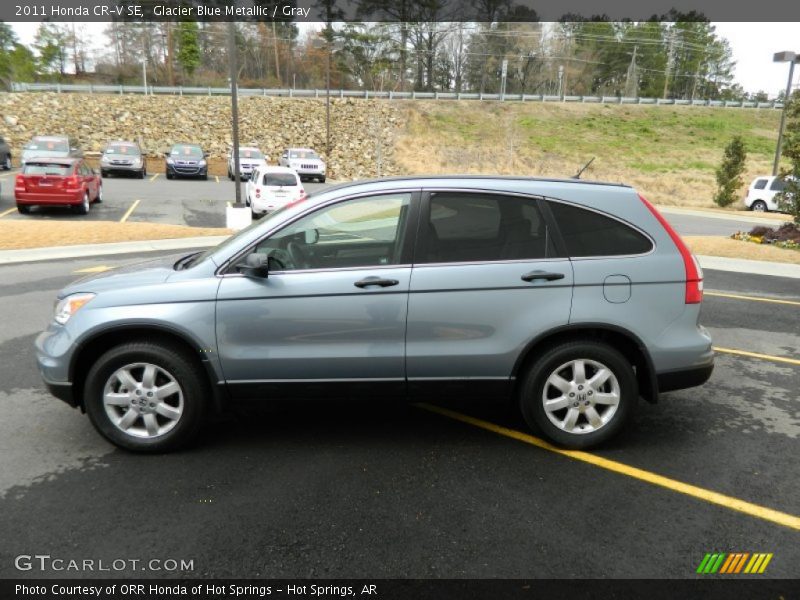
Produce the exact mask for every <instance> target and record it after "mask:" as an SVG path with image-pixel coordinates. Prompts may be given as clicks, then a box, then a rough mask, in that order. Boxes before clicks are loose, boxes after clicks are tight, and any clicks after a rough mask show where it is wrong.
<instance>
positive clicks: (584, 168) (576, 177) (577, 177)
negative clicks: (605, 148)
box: [572, 156, 595, 179]
mask: <svg viewBox="0 0 800 600" xmlns="http://www.w3.org/2000/svg"><path fill="white" fill-rule="evenodd" d="M594 159H595V157H594V156H593V157H592V160H590V161H589V162H587V163H586V164H585V165H583V168H582V169H581V170H580V171H578V172H577V173H575V175H573V176H572V178H573V179H580V178H581V175H583V172H584V171H585V170H586V169H588V168H589V165H591V164H592V163H593V162H594Z"/></svg>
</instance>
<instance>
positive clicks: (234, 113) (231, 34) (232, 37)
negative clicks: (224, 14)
mask: <svg viewBox="0 0 800 600" xmlns="http://www.w3.org/2000/svg"><path fill="white" fill-rule="evenodd" d="M228 65H229V67H230V74H231V121H232V126H233V175H234V179H233V182H234V184H235V186H236V203H235V204H234V208H244V204H242V186H241V176H240V174H239V96H238V84H237V81H236V80H237V78H238V72H237V71H238V68H237V67H236V25H235V24H234V22H233V21H229V22H228Z"/></svg>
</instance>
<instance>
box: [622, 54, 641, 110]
mask: <svg viewBox="0 0 800 600" xmlns="http://www.w3.org/2000/svg"><path fill="white" fill-rule="evenodd" d="M638 48H639V46H634V47H633V56H632V57H631V64H630V65H628V73H627V74H626V75H625V95H626V96H627V97H628V98H637V97H638V96H639V74H638V73H637V72H636V50H637V49H638Z"/></svg>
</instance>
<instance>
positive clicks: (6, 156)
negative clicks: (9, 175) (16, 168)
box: [0, 136, 11, 171]
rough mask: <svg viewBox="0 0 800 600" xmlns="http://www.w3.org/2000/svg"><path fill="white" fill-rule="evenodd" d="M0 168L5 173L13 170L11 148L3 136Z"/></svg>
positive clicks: (0, 143)
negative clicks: (0, 167)
mask: <svg viewBox="0 0 800 600" xmlns="http://www.w3.org/2000/svg"><path fill="white" fill-rule="evenodd" d="M0 166H2V168H3V170H4V171H10V170H11V147H10V146H9V145H8V142H7V141H6V138H4V137H2V136H0Z"/></svg>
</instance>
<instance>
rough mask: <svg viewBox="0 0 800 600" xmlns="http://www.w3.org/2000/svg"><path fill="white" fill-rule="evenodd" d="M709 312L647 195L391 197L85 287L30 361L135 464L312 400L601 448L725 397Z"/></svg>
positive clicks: (348, 192) (677, 243)
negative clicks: (497, 411)
mask: <svg viewBox="0 0 800 600" xmlns="http://www.w3.org/2000/svg"><path fill="white" fill-rule="evenodd" d="M702 297H703V274H702V271H701V270H700V267H699V265H698V263H697V261H696V260H695V259H694V257H693V256H692V254H691V253H690V251H689V249H688V248H687V247H686V245H685V244H684V243H683V241H682V240H681V238H680V237H679V236H678V234H676V233H675V231H674V230H673V229H672V228H671V227H670V225H669V224H668V223H667V222H666V221H665V220H664V218H663V217H662V216H661V215H660V214H659V213H658V211H657V210H656V209H655V208H654V207H653V206H652V205H651V204H650V203H649V202H647V201H646V200H645V199H644V198H642V197H641V196H639V195H638V194H637V193H636V191H635V190H634V189H632V188H630V187H627V186H623V185H615V184H599V183H591V182H586V181H576V180H545V179H531V178H514V177H510V178H502V177H463V176H460V177H442V176H440V177H417V178H395V179H384V180H375V181H367V182H359V183H353V184H348V185H344V186H339V187H336V188H332V189H329V190H326V191H324V192H321V193H318V194H315V195H313V196H312V197H310V198H309V199H307V200H305V201H303V202H299V203H295V204H292V205H289V206H287V207H285V208H283V209H281V210H278V211H276V212H274V213H271V214H270V215H267V216H266V217H264V218H263V219H261V220H259V221H256V222H254V223H253V224H252V225H251V226H250V227H248V228H245V229H243V230H242V231H240V232H239V233H238V234H236V235H234V236H232V237H230V238H228V239H227V240H226V241H225V242H223V243H222V244H220V245H219V246H217V247H216V248H212V249H209V250H207V251H205V252H198V253H193V254H187V255H185V256H180V255H175V256H172V257H167V258H159V259H155V260H151V261H149V262H147V263H143V264H141V265H140V266H139V267H138V268H137V267H130V266H127V267H125V268H124V269H121V270H119V271H117V272H115V271H109V272H106V273H103V274H99V275H95V276H90V277H88V278H85V279H81V280H79V281H78V282H76V283H74V284H72V285H70V286H68V287H66V288H65V289H63V290H62V291H61V292H60V293H59V294H58V303H57V305H56V307H55V313H54V316H53V320H52V322H51V323H50V324H49V326H48V327H47V330H46V331H44V332H43V333H41V334H40V335H39V336H38V338H37V339H36V344H35V345H36V356H37V361H38V365H39V369H40V371H41V374H42V376H43V378H44V381H45V384H46V385H47V387H48V389H49V390H50V391H51V392H52V393H53V394H54V395H55V396H57V397H58V398H60V399H62V400H65V401H66V402H68V403H69V404H70V405H72V406H75V407H81V408H82V409H83V410H85V411H86V412H87V413H88V415H89V418H90V419H91V421H92V423H93V424H94V426H95V427H96V428H97V430H98V431H99V432H100V433H101V434H102V435H103V436H105V437H106V438H108V439H109V440H110V441H112V442H113V443H115V444H117V445H118V446H120V447H123V448H127V449H129V450H135V451H142V452H155V451H165V450H169V449H174V448H177V447H179V446H181V445H183V444H185V443H187V442H189V441H190V440H191V439H192V438H193V437H194V436H195V434H196V433H197V432H198V428H199V426H200V424H201V422H202V420H203V418H204V416H205V415H207V414H208V413H209V412H210V411H214V410H220V409H223V408H224V407H226V406H229V405H230V404H233V403H236V402H239V401H244V400H260V401H263V402H268V401H269V400H270V399H273V398H286V397H292V396H294V397H297V395H301V396H302V397H310V396H314V395H316V394H319V395H321V396H323V397H326V398H330V397H336V396H347V397H356V396H359V395H365V396H366V397H369V398H372V399H374V400H375V401H383V400H385V399H386V398H389V397H413V398H425V397H433V398H441V397H442V396H447V397H451V398H461V397H467V396H475V395H477V396H480V397H487V396H489V397H493V396H497V397H498V398H502V397H509V396H510V397H512V398H514V399H515V400H516V402H517V403H518V405H519V407H520V409H521V411H522V415H523V416H524V418H525V420H526V421H527V423H528V424H529V425H530V426H531V427H534V428H535V429H536V430H537V431H539V432H541V433H542V434H543V435H545V436H546V437H547V438H548V439H550V440H552V441H554V442H556V443H558V444H560V445H563V446H566V447H571V448H587V447H591V446H595V445H597V444H599V443H602V442H604V441H606V440H608V439H609V438H611V437H612V436H613V435H614V434H616V433H617V432H619V431H620V430H621V429H622V428H623V426H624V424H625V423H626V422H627V421H628V420H629V417H630V416H631V414H632V413H633V410H634V407H635V405H636V403H637V400H638V398H639V397H642V398H644V399H645V400H647V401H651V402H654V401H655V400H656V399H657V397H658V395H659V393H663V392H668V391H670V390H676V389H681V388H688V387H693V386H698V385H701V384H703V383H704V382H705V381H706V380H707V379H708V378H709V376H710V375H711V372H712V369H713V365H714V352H713V349H712V345H711V338H710V336H709V334H708V332H707V331H706V330H705V329H704V328H703V327H702V326H700V324H699V316H700V304H701V302H702ZM701 398H702V396H699V395H698V396H697V399H698V401H701Z"/></svg>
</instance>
